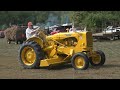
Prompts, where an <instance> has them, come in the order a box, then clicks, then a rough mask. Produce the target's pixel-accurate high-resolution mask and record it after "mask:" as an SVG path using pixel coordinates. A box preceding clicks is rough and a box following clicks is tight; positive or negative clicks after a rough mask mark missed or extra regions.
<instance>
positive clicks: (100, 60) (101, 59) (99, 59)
mask: <svg viewBox="0 0 120 90" xmlns="http://www.w3.org/2000/svg"><path fill="white" fill-rule="evenodd" d="M96 53H97V56H95V57H92V58H90V64H91V65H92V66H102V65H103V64H104V63H105V54H104V53H103V52H102V51H101V50H98V51H96Z"/></svg>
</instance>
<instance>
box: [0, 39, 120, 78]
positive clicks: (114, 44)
mask: <svg viewBox="0 0 120 90" xmlns="http://www.w3.org/2000/svg"><path fill="white" fill-rule="evenodd" d="M94 46H95V47H94V49H95V50H96V49H100V50H102V51H104V52H105V55H106V58H107V59H106V63H105V65H104V66H102V67H97V68H96V67H92V66H90V67H89V68H88V69H87V70H83V71H81V70H79V71H78V70H77V71H76V70H74V69H73V67H72V66H71V65H70V64H67V65H64V66H59V67H54V69H51V70H48V69H47V68H42V69H23V68H22V67H21V66H20V64H19V62H18V60H17V54H18V52H17V51H18V48H19V45H15V44H14V43H12V44H7V43H6V41H5V39H0V79H120V40H117V41H107V42H105V41H104V42H94Z"/></svg>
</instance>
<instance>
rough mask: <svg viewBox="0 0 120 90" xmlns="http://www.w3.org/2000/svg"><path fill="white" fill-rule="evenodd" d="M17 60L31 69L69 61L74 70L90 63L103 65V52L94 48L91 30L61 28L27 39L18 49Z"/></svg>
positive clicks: (83, 67)
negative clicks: (56, 31) (70, 30)
mask: <svg viewBox="0 0 120 90" xmlns="http://www.w3.org/2000/svg"><path fill="white" fill-rule="evenodd" d="M19 61H20V64H21V65H22V67H23V68H27V69H34V68H40V67H50V66H52V65H59V64H60V65H61V64H65V63H71V65H72V66H73V68H74V69H76V70H85V69H87V68H88V67H89V63H90V64H91V65H92V66H102V65H103V64H104V63H105V54H104V53H103V52H102V51H101V50H97V51H93V38H92V32H89V31H86V32H72V33H70V32H61V33H57V34H54V35H49V36H46V35H45V34H44V33H43V32H39V36H37V37H31V38H30V39H28V40H26V41H25V42H24V43H23V44H22V45H21V46H20V49H19Z"/></svg>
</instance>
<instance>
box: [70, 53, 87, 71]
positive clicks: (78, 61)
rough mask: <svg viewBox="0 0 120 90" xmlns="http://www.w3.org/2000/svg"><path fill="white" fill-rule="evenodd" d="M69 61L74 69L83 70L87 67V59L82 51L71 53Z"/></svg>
mask: <svg viewBox="0 0 120 90" xmlns="http://www.w3.org/2000/svg"><path fill="white" fill-rule="evenodd" d="M71 63H72V66H73V68H74V69H76V70H85V69H87V68H88V67H89V59H88V57H87V55H86V54H84V53H76V54H75V55H73V57H72V58H71Z"/></svg>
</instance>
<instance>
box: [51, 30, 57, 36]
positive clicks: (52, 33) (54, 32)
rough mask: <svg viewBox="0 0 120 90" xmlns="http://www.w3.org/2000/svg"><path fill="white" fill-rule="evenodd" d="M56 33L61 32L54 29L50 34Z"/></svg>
mask: <svg viewBox="0 0 120 90" xmlns="http://www.w3.org/2000/svg"><path fill="white" fill-rule="evenodd" d="M56 33H59V31H53V32H51V33H50V34H51V35H54V34H56Z"/></svg>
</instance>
